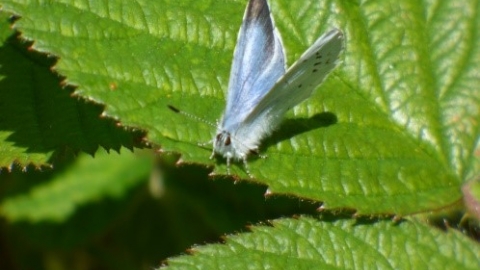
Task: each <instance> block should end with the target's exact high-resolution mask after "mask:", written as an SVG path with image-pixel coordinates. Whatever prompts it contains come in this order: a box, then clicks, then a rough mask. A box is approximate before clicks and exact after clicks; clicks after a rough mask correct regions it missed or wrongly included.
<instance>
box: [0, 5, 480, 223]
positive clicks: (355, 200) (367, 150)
mask: <svg viewBox="0 0 480 270" xmlns="http://www.w3.org/2000/svg"><path fill="white" fill-rule="evenodd" d="M270 2H271V9H272V12H273V17H274V18H275V21H276V25H277V26H278V29H279V31H280V33H281V35H282V37H283V40H284V44H285V47H286V50H287V55H288V62H289V63H290V64H291V63H293V62H294V61H295V60H296V59H297V58H298V57H299V56H300V55H301V53H302V52H303V51H304V50H305V49H306V48H308V46H309V45H310V44H311V43H312V42H313V41H314V40H315V39H316V38H317V37H318V36H320V35H321V34H322V33H324V32H326V31H328V30H329V29H331V28H333V27H337V28H339V29H342V30H343V31H344V32H345V35H346V39H347V42H346V51H345V52H344V54H343V56H342V57H343V63H342V64H341V66H340V67H339V68H338V69H336V70H335V71H334V72H333V74H332V75H331V76H330V77H329V78H328V79H327V80H326V81H325V83H324V84H323V85H322V86H321V87H320V88H319V89H318V92H317V93H316V94H315V95H314V96H313V97H311V98H310V99H309V100H307V101H306V102H304V103H302V104H300V105H298V106H296V107H295V108H294V109H293V110H291V111H290V112H289V113H288V114H287V119H286V120H285V121H284V123H283V125H282V126H281V127H280V128H279V130H278V131H277V132H275V133H274V134H273V136H271V137H270V138H269V139H267V140H266V141H265V142H264V143H263V144H262V147H261V153H262V154H266V155H267V158H266V159H258V158H255V157H252V158H251V159H250V162H249V166H250V169H251V172H252V174H253V175H254V176H255V179H256V181H258V182H261V183H265V184H267V185H269V190H270V192H272V193H287V194H293V195H296V196H300V197H304V198H308V199H313V200H319V201H324V202H325V204H324V207H326V208H341V207H346V208H354V209H357V210H358V212H359V213H361V214H370V213H398V214H409V213H414V212H419V211H425V210H431V209H435V208H441V207H445V206H446V205H450V204H452V203H454V202H456V201H459V200H460V199H461V192H460V186H461V184H462V182H464V181H465V179H467V178H469V177H471V176H472V175H475V174H478V172H479V170H480V155H479V152H480V126H479V122H478V119H480V91H477V90H476V88H477V86H478V85H479V83H480V76H478V68H479V64H480V35H479V34H478V31H477V29H480V15H479V14H480V5H478V0H466V1H463V2H462V4H458V3H456V2H454V1H414V0H404V1H395V0H386V1H385V0H373V1H368V2H365V3H363V2H362V3H357V2H351V1H341V0H327V1H288V0H272V1H270ZM3 5H4V9H5V10H9V11H12V12H14V13H16V14H19V15H20V16H22V18H21V19H20V20H19V21H18V22H17V23H16V24H15V28H16V29H18V30H19V31H21V32H22V36H23V37H24V38H26V39H29V40H34V41H35V43H34V45H33V47H34V48H35V49H37V50H39V51H43V52H48V53H52V54H55V55H57V56H59V57H60V61H59V62H58V64H57V65H56V70H58V71H59V72H60V74H62V75H65V76H66V77H67V79H66V82H67V83H70V84H75V85H78V89H77V90H76V94H78V95H81V96H83V97H85V98H86V99H90V100H94V101H96V102H99V103H102V104H105V105H106V108H105V115H108V116H111V117H113V118H115V119H119V120H120V121H121V122H122V124H124V125H127V126H132V127H138V128H142V129H144V130H146V131H148V140H149V141H150V142H152V143H154V144H156V145H161V146H162V148H163V149H165V150H172V151H178V152H180V153H181V154H182V155H183V156H182V160H184V161H186V162H197V163H204V164H209V165H212V161H210V160H209V159H208V157H209V155H210V152H211V150H210V149H205V148H201V147H198V146H197V143H198V142H207V141H209V140H211V138H213V136H214V132H215V129H214V128H212V127H210V126H208V125H206V124H205V123H203V122H200V121H194V120H192V119H188V118H185V117H182V116H179V115H176V114H174V113H173V112H171V111H169V110H168V108H167V105H168V104H171V105H174V106H176V107H179V108H180V109H181V110H183V111H185V112H188V113H190V114H194V115H197V116H199V117H202V118H204V119H206V120H208V121H211V122H214V121H215V120H216V119H219V117H220V116H221V113H222V110H223V108H224V103H225V102H224V97H225V92H224V91H226V89H227V82H228V74H229V69H230V63H231V60H232V55H233V49H234V46H235V41H236V36H237V31H238V29H239V27H240V24H241V21H242V14H243V11H244V8H245V5H246V1H214V0H190V1H181V2H179V1H176V2H175V1H166V0H164V1H153V2H152V1H134V2H132V1H130V2H125V1H108V4H107V3H103V2H98V1H97V2H88V3H87V2H79V1H73V0H64V1H55V2H38V1H27V0H10V1H4V3H3ZM215 165H216V167H215V172H216V173H225V172H226V166H225V161H224V160H223V159H222V158H217V160H216V162H215ZM232 172H233V173H234V174H238V175H239V176H240V177H242V178H247V176H246V174H245V172H244V170H243V167H242V165H241V164H236V165H234V166H233V168H232Z"/></svg>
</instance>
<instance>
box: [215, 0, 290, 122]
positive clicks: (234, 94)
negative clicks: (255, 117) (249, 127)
mask: <svg viewBox="0 0 480 270" xmlns="http://www.w3.org/2000/svg"><path fill="white" fill-rule="evenodd" d="M283 74H285V56H284V51H283V45H282V42H281V39H280V36H279V35H278V34H277V32H276V30H275V26H274V23H273V20H272V18H271V16H270V10H269V7H268V4H267V2H266V1H265V0H252V1H250V2H249V4H248V6H247V9H246V11H245V15H244V18H243V23H242V26H241V29H240V32H239V35H238V40H237V45H236V47H235V53H234V57H233V63H232V68H231V71H230V81H229V86H228V95H227V106H226V109H225V114H224V116H223V120H222V128H223V129H226V130H228V131H233V130H235V129H236V128H237V127H238V126H239V125H241V124H242V123H243V121H244V120H245V118H246V117H247V116H248V115H249V114H250V113H251V112H252V110H254V109H255V107H256V106H257V104H258V102H259V101H260V100H261V99H262V98H263V97H264V96H265V95H266V94H267V93H268V91H269V90H270V89H271V88H272V87H273V85H274V84H275V82H276V81H277V80H278V79H279V78H280V77H281V76H282V75H283Z"/></svg>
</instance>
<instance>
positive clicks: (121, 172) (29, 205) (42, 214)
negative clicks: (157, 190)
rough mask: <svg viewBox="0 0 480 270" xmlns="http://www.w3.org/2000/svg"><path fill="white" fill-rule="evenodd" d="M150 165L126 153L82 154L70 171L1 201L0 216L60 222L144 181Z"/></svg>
mask: <svg viewBox="0 0 480 270" xmlns="http://www.w3.org/2000/svg"><path fill="white" fill-rule="evenodd" d="M124 150H125V149H124ZM152 165H153V161H152V160H151V157H149V156H148V155H135V154H133V153H131V152H128V151H123V153H122V154H118V153H111V154H107V153H106V152H105V151H99V152H98V153H97V154H96V157H95V158H92V157H91V156H88V155H82V156H81V157H79V159H78V160H77V161H76V163H75V164H74V165H73V166H72V167H71V168H69V169H68V170H67V171H65V172H64V173H62V174H59V175H57V176H56V177H54V178H53V179H52V180H50V181H49V182H47V183H45V184H41V185H38V186H36V187H34V188H33V189H32V190H31V191H30V192H28V193H26V194H22V195H18V196H13V197H7V198H6V199H4V200H3V201H2V202H1V204H0V214H1V215H2V216H4V217H6V218H7V219H9V220H11V221H18V220H29V221H31V222H38V221H44V220H50V221H55V222H61V221H64V220H65V219H67V218H68V217H69V216H70V215H72V214H73V213H74V211H75V209H76V208H78V207H79V206H81V205H84V204H86V203H88V202H92V201H95V200H99V199H102V198H104V197H110V198H118V197H121V196H122V195H123V194H124V193H125V192H126V191H128V190H129V189H130V188H132V187H133V186H135V185H138V184H139V183H141V182H144V181H145V179H147V177H148V175H149V173H150V171H151V169H152Z"/></svg>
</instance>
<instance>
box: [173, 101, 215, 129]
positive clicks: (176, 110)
mask: <svg viewBox="0 0 480 270" xmlns="http://www.w3.org/2000/svg"><path fill="white" fill-rule="evenodd" d="M167 107H168V108H169V109H170V110H172V111H173V112H175V113H178V114H181V115H184V116H186V117H188V118H191V119H193V120H195V121H198V122H201V123H204V124H207V125H209V126H212V127H214V128H216V127H217V125H215V124H214V123H212V122H210V121H207V120H205V119H203V118H200V117H198V116H196V115H193V114H190V113H187V112H184V111H181V110H179V109H178V108H176V107H173V106H172V105H167Z"/></svg>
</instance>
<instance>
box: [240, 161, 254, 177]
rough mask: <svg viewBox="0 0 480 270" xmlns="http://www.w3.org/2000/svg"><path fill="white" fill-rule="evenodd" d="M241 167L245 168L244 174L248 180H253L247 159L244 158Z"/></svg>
mask: <svg viewBox="0 0 480 270" xmlns="http://www.w3.org/2000/svg"><path fill="white" fill-rule="evenodd" d="M242 160H243V167H244V168H245V172H246V173H247V175H248V177H249V178H253V175H252V174H251V173H250V169H249V168H248V162H247V157H246V156H245V157H244V158H243V159H242Z"/></svg>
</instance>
